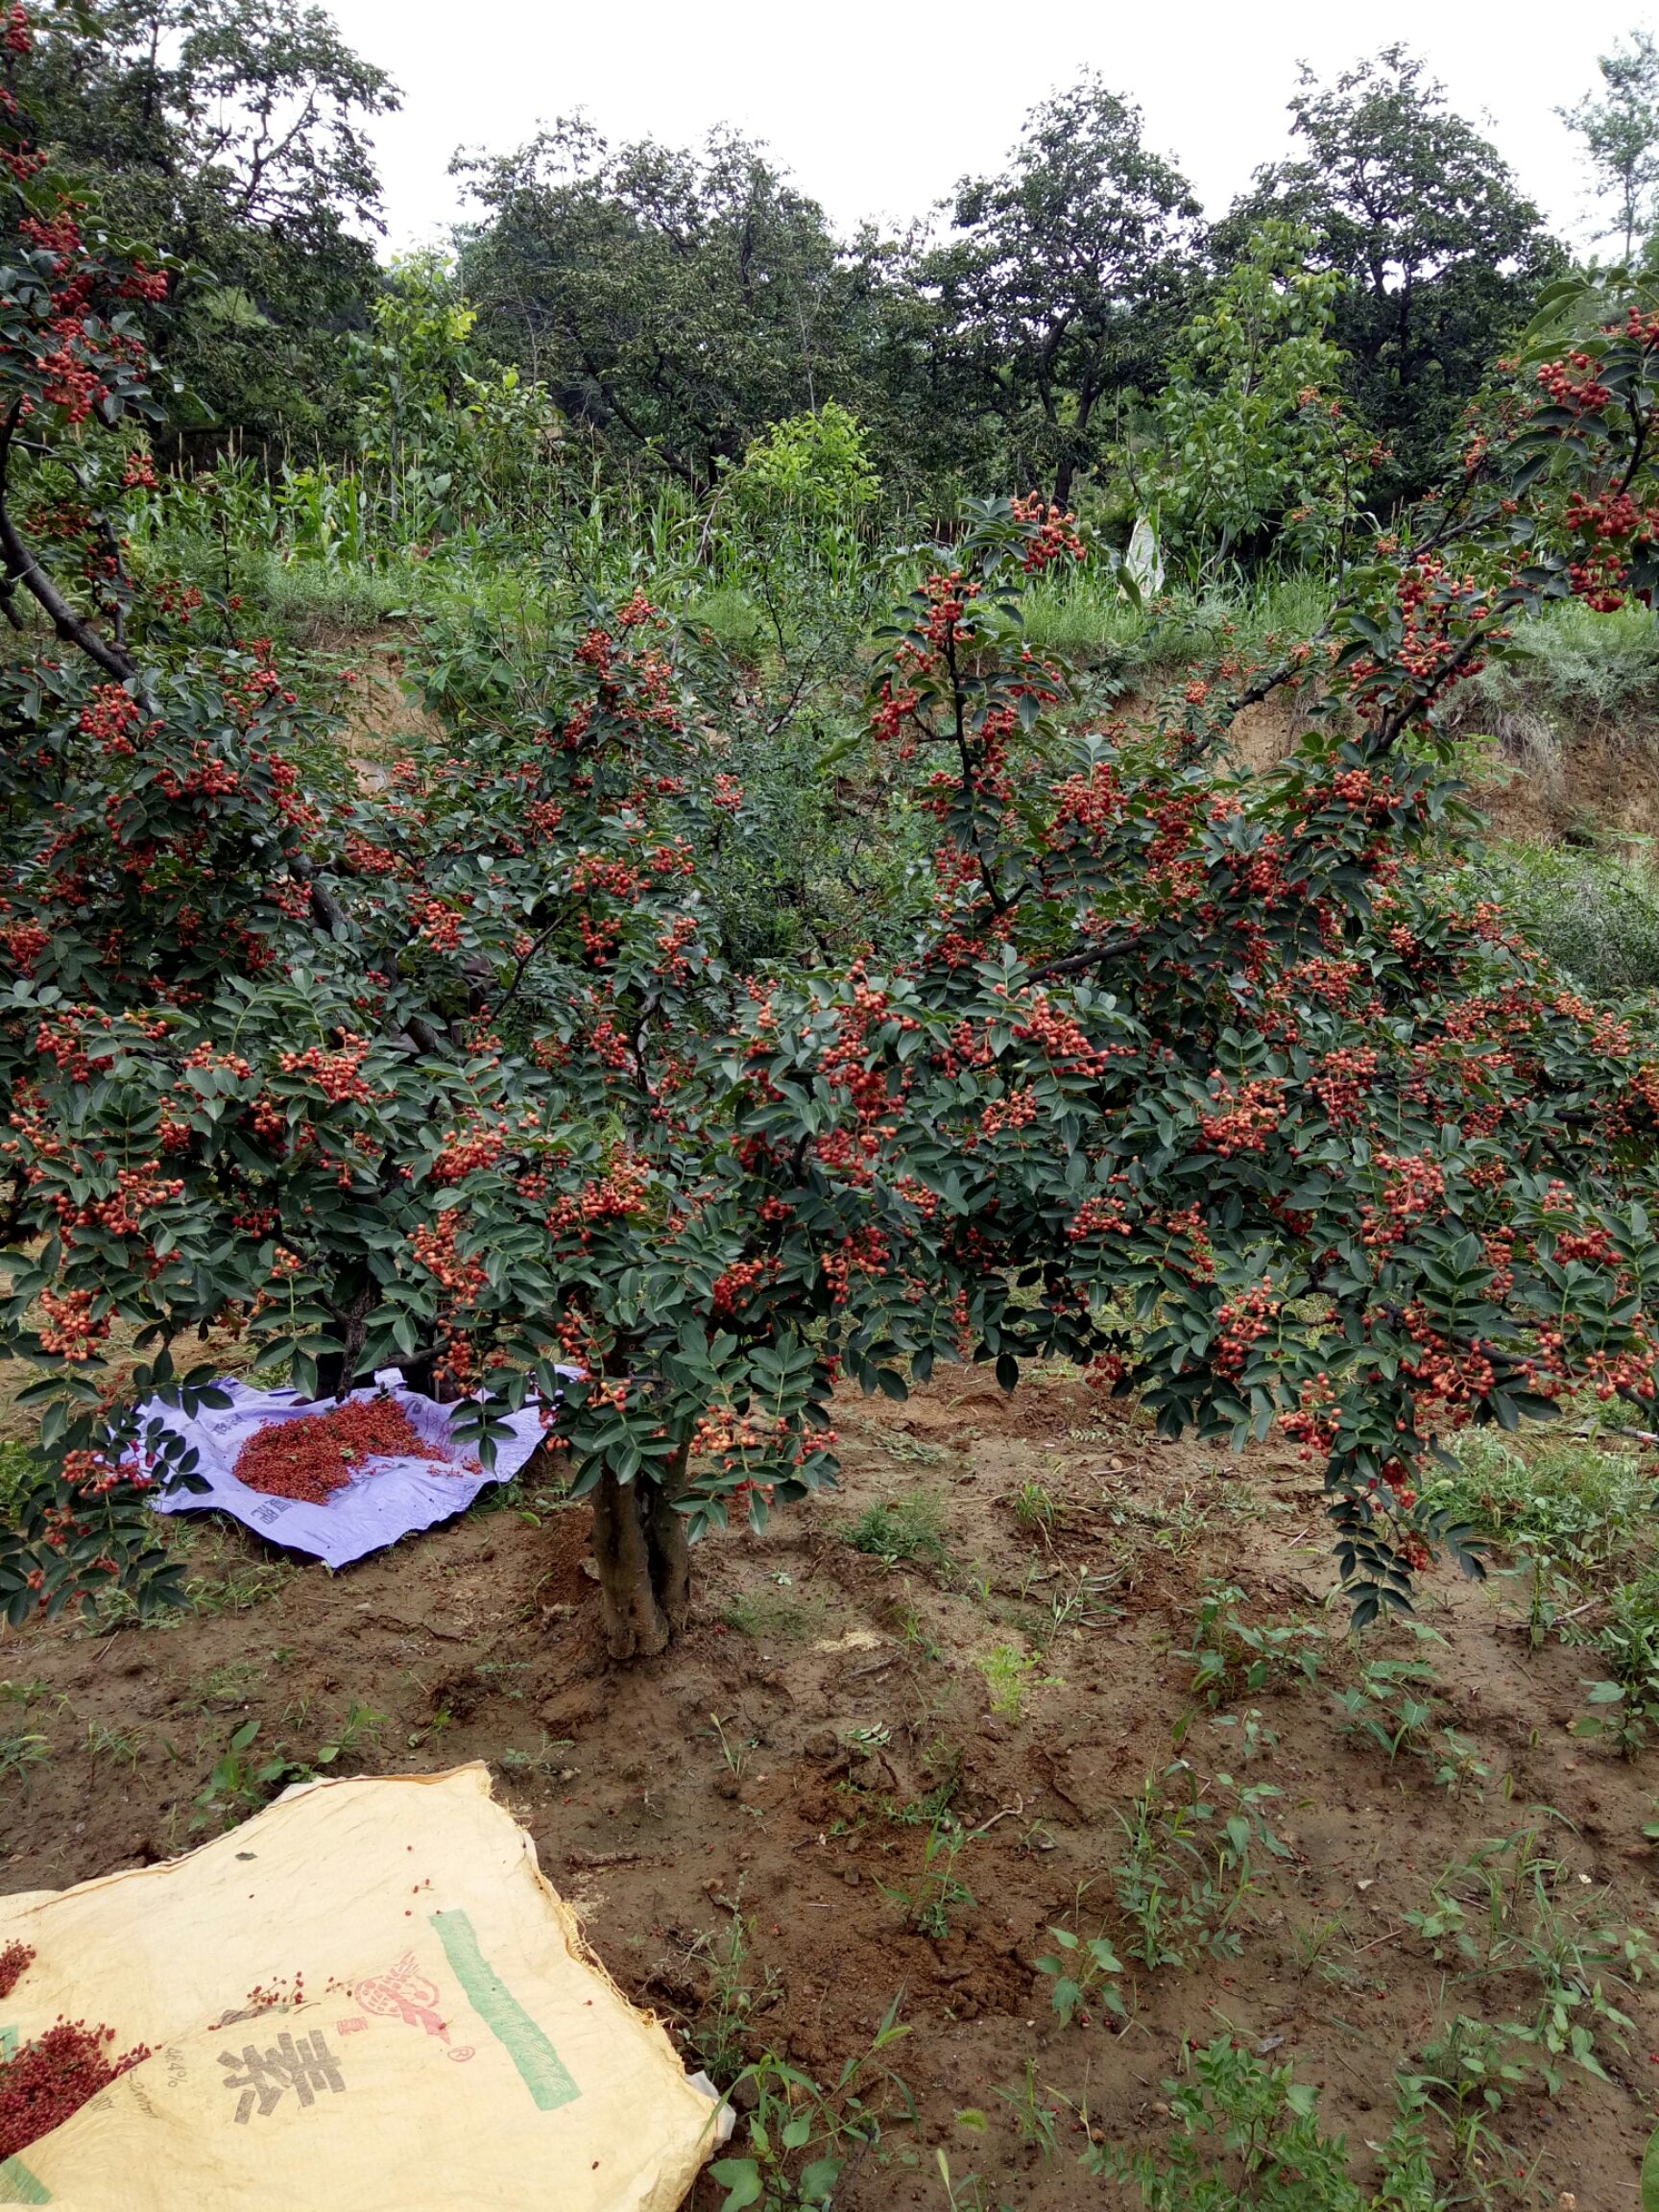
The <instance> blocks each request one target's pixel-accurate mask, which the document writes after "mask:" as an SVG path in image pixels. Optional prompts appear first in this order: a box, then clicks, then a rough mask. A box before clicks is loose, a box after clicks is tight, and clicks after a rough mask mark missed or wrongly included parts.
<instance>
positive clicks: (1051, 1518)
mask: <svg viewBox="0 0 1659 2212" xmlns="http://www.w3.org/2000/svg"><path fill="white" fill-rule="evenodd" d="M1011 1503H1012V1504H1013V1507H1014V1520H1015V1523H1016V1525H1017V1526H1018V1527H1020V1528H1021V1530H1022V1532H1023V1533H1024V1534H1025V1535H1027V1536H1040V1537H1041V1538H1042V1539H1043V1541H1044V1542H1045V1543H1047V1542H1049V1541H1050V1539H1051V1538H1052V1537H1053V1534H1054V1529H1055V1526H1056V1524H1057V1522H1058V1520H1059V1517H1060V1515H1059V1508H1058V1507H1057V1506H1056V1504H1055V1503H1054V1500H1053V1498H1052V1497H1051V1496H1050V1495H1049V1493H1048V1492H1047V1491H1046V1490H1045V1489H1044V1487H1043V1485H1042V1483H1041V1482H1022V1483H1021V1485H1020V1487H1019V1489H1018V1490H1016V1491H1015V1493H1014V1496H1013V1499H1012V1501H1011Z"/></svg>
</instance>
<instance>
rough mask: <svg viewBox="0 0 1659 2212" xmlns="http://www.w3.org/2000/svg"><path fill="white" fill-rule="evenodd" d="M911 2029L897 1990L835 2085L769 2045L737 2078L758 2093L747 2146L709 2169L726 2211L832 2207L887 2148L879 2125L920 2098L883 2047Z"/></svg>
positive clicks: (749, 2094)
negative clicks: (847, 2182) (871, 2159)
mask: <svg viewBox="0 0 1659 2212" xmlns="http://www.w3.org/2000/svg"><path fill="white" fill-rule="evenodd" d="M909 2032H910V2031H909V2029H908V2027H906V2026H904V2025H903V2024H902V2023H901V2021H900V2019H899V2000H898V1999H897V1998H895V1999H894V2000H893V2003H892V2005H891V2006H890V2007H889V2008H888V2010H887V2015H886V2017H885V2019H884V2020H883V2021H882V2023H881V2025H880V2027H879V2028H878V2030H877V2031H876V2035H875V2039H874V2040H873V2041H872V2043H871V2044H870V2047H869V2049H868V2050H866V2051H861V2052H859V2053H858V2055H857V2056H855V2057H853V2058H849V2059H848V2061H847V2063H846V2065H845V2066H843V2067H842V2069H841V2072H840V2073H839V2075H837V2077H836V2079H835V2080H834V2081H833V2082H832V2083H831V2084H830V2085H829V2088H827V2089H826V2088H823V2087H821V2086H820V2085H819V2084H818V2083H817V2082H816V2081H814V2080H812V2078H811V2077H810V2075H806V2074H803V2073H802V2072H800V2070H799V2069H798V2068H796V2067H793V2066H790V2065H788V2064H786V2063H785V2061H784V2060H783V2059H781V2058H780V2057H778V2056H777V2055H776V2054H775V2053H773V2052H767V2054H766V2055H765V2056H764V2057H762V2058H760V2059H758V2060H757V2062H756V2063H755V2064H754V2065H753V2066H750V2067H748V2068H746V2069H745V2071H744V2072H743V2074H742V2075H740V2076H739V2078H738V2080H737V2081H736V2082H734V2083H733V2096H734V2097H735V2096H738V2095H740V2094H742V2095H744V2096H745V2097H746V2098H749V2099H752V2100H753V2103H752V2104H751V2107H750V2110H749V2114H748V2118H747V2120H746V2122H745V2130H746V2136H747V2140H746V2142H745V2144H744V2147H743V2149H742V2150H741V2151H739V2152H734V2153H733V2154H732V2155H731V2156H729V2157H725V2158H717V2159H716V2160H715V2162H714V2164H713V2165H712V2166H711V2167H710V2168H709V2174H710V2176H712V2178H713V2179H714V2180H716V2181H717V2182H718V2183H719V2184H720V2186H721V2187H722V2188H723V2189H725V2190H726V2191H727V2192H728V2195H727V2197H726V2200H725V2201H724V2203H723V2204H722V2206H721V2208H720V2212H747V2208H748V2207H751V2206H753V2207H755V2212H827V2208H828V2207H829V2205H830V2203H831V2202H833V2201H834V2199H835V2196H836V2193H837V2191H838V2190H839V2189H840V2187H841V2185H842V2183H843V2181H845V2180H847V2179H849V2178H850V2177H851V2176H852V2174H853V2173H854V2170H855V2169H856V2167H857V2166H858V2165H859V2164H860V2163H861V2162H862V2161H863V2160H864V2159H866V2158H869V2157H871V2156H874V2157H876V2158H877V2159H878V2160H879V2158H880V2156H881V2148H880V2146H881V2127H882V2122H883V2120H884V2119H886V2118H888V2117H890V2116H891V2115H892V2114H893V2113H894V2111H895V2110H896V2109H897V2111H898V2112H900V2113H901V2114H902V2116H904V2117H905V2118H908V2119H912V2120H913V2119H914V2118H915V2116H916V2106H915V2101H914V2099H913V2098H912V2097H911V2095H910V2092H909V2090H908V2089H907V2088H906V2087H905V2085H904V2083H903V2082H902V2080H900V2078H899V2076H898V2075H897V2074H895V2073H894V2072H893V2070H892V2068H891V2067H890V2066H889V2065H888V2064H887V2063H886V2061H885V2060H884V2058H883V2056H882V2054H883V2053H884V2052H886V2051H887V2050H889V2049H890V2048H891V2047H892V2045H893V2044H895V2043H897V2042H899V2041H900V2039H901V2038H902V2037H903V2036H905V2035H907V2034H908V2033H909Z"/></svg>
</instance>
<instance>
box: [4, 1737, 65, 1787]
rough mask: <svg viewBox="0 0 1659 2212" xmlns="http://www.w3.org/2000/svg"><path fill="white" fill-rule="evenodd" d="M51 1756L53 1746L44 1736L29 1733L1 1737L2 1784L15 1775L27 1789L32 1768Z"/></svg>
mask: <svg viewBox="0 0 1659 2212" xmlns="http://www.w3.org/2000/svg"><path fill="white" fill-rule="evenodd" d="M51 1756H52V1746H51V1744H50V1743H48V1742H47V1740H46V1738H45V1737H44V1736H37V1735H35V1734H33V1733H29V1732H25V1733H21V1734H18V1735H15V1736H0V1782H3V1781H5V1780H6V1778H7V1777H8V1776H9V1775H12V1774H15V1775H16V1776H17V1777H18V1779H19V1780H20V1781H21V1782H22V1783H23V1785H24V1788H25V1789H27V1788H28V1783H29V1775H30V1772H31V1770H32V1768H34V1767H38V1766H40V1765H41V1763H42V1762H43V1761H44V1760H47V1759H50V1758H51Z"/></svg>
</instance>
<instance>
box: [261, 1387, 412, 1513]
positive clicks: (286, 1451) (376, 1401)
mask: <svg viewBox="0 0 1659 2212" xmlns="http://www.w3.org/2000/svg"><path fill="white" fill-rule="evenodd" d="M382 1458H384V1459H430V1460H431V1461H432V1462H433V1464H434V1465H435V1466H439V1467H447V1466H448V1465H449V1461H448V1460H447V1459H445V1456H444V1455H443V1453H442V1452H437V1451H434V1450H433V1448H432V1446H431V1445H430V1444H423V1443H422V1442H421V1438H420V1437H419V1436H417V1435H416V1433H415V1431H414V1430H413V1429H412V1428H411V1427H410V1426H409V1417H408V1415H407V1414H406V1413H405V1412H404V1411H403V1408H402V1407H400V1406H396V1405H394V1404H393V1402H392V1400H391V1399H390V1398H361V1399H352V1400H349V1402H348V1403H347V1404H346V1405H344V1406H336V1407H334V1408H333V1410H332V1411H331V1412H328V1413H308V1414H306V1415H304V1416H303V1417H302V1418H301V1419H300V1420H297V1421H273V1422H272V1423H271V1425H270V1427H269V1428H267V1429H261V1430H260V1431H258V1432H257V1434H255V1435H252V1436H250V1437H249V1439H248V1441H247V1443H246V1444H244V1445H243V1447H242V1449H241V1451H240V1452H238V1453H237V1455H236V1479H237V1480H238V1481H239V1482H246V1483H247V1485H248V1487H249V1489H250V1490H263V1491H265V1492H266V1493H267V1495H268V1496H270V1497H273V1498H298V1499H301V1500H303V1501H304V1503H306V1504H309V1505H321V1504H323V1503H325V1500H326V1499H327V1497H328V1495H329V1493H330V1492H331V1491H334V1490H343V1489H344V1488H345V1487H346V1485H347V1483H348V1482H349V1481H350V1479H351V1478H352V1476H353V1475H354V1474H355V1473H356V1472H357V1469H358V1468H359V1467H360V1466H361V1465H362V1463H363V1461H364V1460H365V1459H382Z"/></svg>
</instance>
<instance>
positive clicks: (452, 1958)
mask: <svg viewBox="0 0 1659 2212" xmlns="http://www.w3.org/2000/svg"><path fill="white" fill-rule="evenodd" d="M431 1921H432V1926H433V1927H434V1928H436V1929H437V1931H438V1936H439V1940H440V1941H441V1942H442V1943H443V1945H444V1956H445V1959H447V1960H448V1961H449V1964H450V1966H451V1967H452V1968H453V1970H454V1974H455V1979H456V1981H457V1982H459V1983H460V1984H461V1986H462V1988H463V1989H464V1990H465V1991H466V1993H467V1996H468V1999H469V2002H470V2004H471V2007H472V2009H473V2011H474V2012H476V2013H477V2015H478V2017H479V2019H480V2020H482V2021H483V2023H484V2025H485V2027H486V2028H488V2029H489V2031H490V2032H491V2034H492V2035H493V2036H494V2038H495V2040H496V2042H497V2043H499V2044H500V2046H501V2048H502V2050H503V2051H505V2052H506V2054H507V2056H508V2057H509V2058H511V2059H512V2061H513V2063H514V2065H515V2066H517V2069H518V2075H519V2079H520V2080H522V2081H523V2083H524V2086H525V2088H526V2089H528V2090H529V2092H530V2094H531V2096H532V2097H533V2098H534V2100H535V2102H536V2108H537V2110H538V2111H539V2112H557V2111H558V2109H559V2107H560V2106H561V2105H562V2104H574V2103H575V2101H576V2099H577V2098H578V2097H580V2096H581V2094H582V2092H581V2090H580V2089H578V2088H577V2086H576V2084H575V2082H574V2081H572V2080H571V2079H570V2074H569V2070H568V2068H567V2067H566V2066H565V2061H564V2060H563V2059H562V2058H561V2057H560V2056H559V2054H558V2052H557V2051H555V2050H554V2048H553V2046H552V2044H551V2043H550V2042H549V2041H548V2040H547V2037H546V2035H545V2034H544V2033H543V2032H542V2031H541V2029H540V2028H539V2027H538V2026H537V2025H536V2023H535V2021H534V2020H532V2019H531V2017H530V2015H529V2013H528V2012H526V2011H525V2009H524V2008H523V2006H522V2005H520V2004H519V2002H518V2000H517V1997H515V1996H514V1994H513V1992H512V1990H511V1989H509V1988H508V1986H507V1984H506V1983H505V1982H503V1981H502V1979H501V1977H500V1975H499V1974H497V1973H496V1971H495V1969H494V1967H493V1966H492V1965H491V1963H490V1961H489V1960H487V1959H486V1958H485V1956H484V1954H483V1952H482V1951H480V1950H479V1948H478V1936H477V1933H476V1931H475V1930H474V1928H473V1926H472V1923H471V1921H470V1920H469V1918H468V1916H467V1914H466V1913H465V1912H434V1913H433V1914H432V1916H431Z"/></svg>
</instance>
